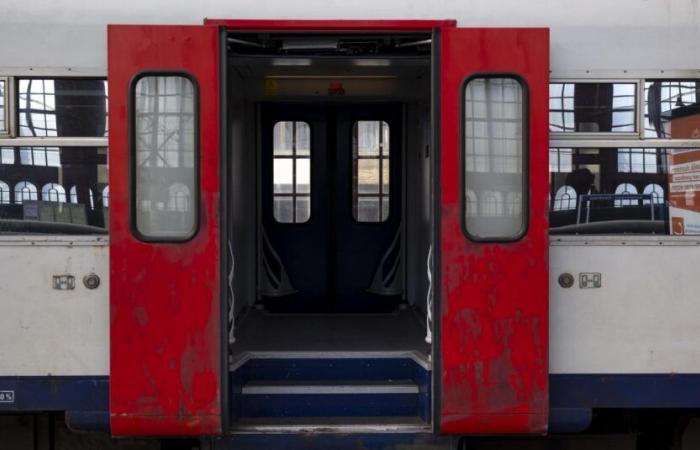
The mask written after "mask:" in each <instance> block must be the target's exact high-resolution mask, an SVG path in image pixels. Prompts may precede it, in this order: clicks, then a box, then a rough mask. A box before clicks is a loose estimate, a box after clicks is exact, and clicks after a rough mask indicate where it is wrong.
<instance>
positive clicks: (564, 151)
mask: <svg viewBox="0 0 700 450" xmlns="http://www.w3.org/2000/svg"><path fill="white" fill-rule="evenodd" d="M571 158H572V149H570V148H550V149H549V171H550V172H560V173H562V172H571V161H572V159H571Z"/></svg>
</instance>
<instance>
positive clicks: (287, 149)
mask: <svg viewBox="0 0 700 450" xmlns="http://www.w3.org/2000/svg"><path fill="white" fill-rule="evenodd" d="M272 133H273V135H272V178H273V192H272V197H273V198H272V202H273V208H272V211H273V216H274V218H275V220H276V221H277V222H281V223H303V222H306V221H307V220H309V217H310V216H311V129H310V128H309V124H308V123H306V122H293V121H285V122H277V123H276V124H275V126H274V127H273V129H272Z"/></svg>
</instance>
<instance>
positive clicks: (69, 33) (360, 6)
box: [0, 0, 700, 71]
mask: <svg viewBox="0 0 700 450" xmlns="http://www.w3.org/2000/svg"><path fill="white" fill-rule="evenodd" d="M205 17H215V18H230V19H426V18H434V19H443V18H448V19H456V20H457V21H458V24H459V26H463V27H469V26H472V27H473V26H516V27H518V26H520V27H522V26H538V27H540V26H541V27H549V28H551V38H552V45H551V48H552V69H553V70H554V71H562V70H573V69H593V70H598V69H662V68H663V69H697V68H698V67H700V32H699V31H698V30H699V29H700V0H646V1H644V2H640V1H639V0H618V1H610V0H588V1H580V0H575V1H574V0H568V1H552V0H531V1H522V0H496V1H494V0H470V1H426V0H384V1H382V2H377V1H375V0H355V1H346V0H342V1H341V0H307V1H305V2H302V3H299V2H289V1H283V0H267V1H258V0H238V1H235V2H231V1H229V0H202V1H189V2H188V1H179V2H172V1H167V0H154V1H142V0H119V1H116V0H112V1H104V2H87V3H86V2H85V1H83V0H33V1H31V2H28V1H26V0H5V1H4V2H3V3H2V14H0V25H1V26H0V43H1V44H0V66H2V67H23V66H28V65H30V66H37V67H65V66H73V67H74V68H81V67H82V68H93V67H98V68H101V69H102V70H105V67H106V31H105V26H106V24H108V23H178V24H199V23H202V19H203V18H205Z"/></svg>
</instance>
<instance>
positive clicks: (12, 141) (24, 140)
mask: <svg viewBox="0 0 700 450" xmlns="http://www.w3.org/2000/svg"><path fill="white" fill-rule="evenodd" d="M108 144H109V138H106V137H18V138H7V137H3V138H0V146H3V147H107V146H108Z"/></svg>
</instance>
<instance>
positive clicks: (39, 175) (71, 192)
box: [0, 147, 108, 234]
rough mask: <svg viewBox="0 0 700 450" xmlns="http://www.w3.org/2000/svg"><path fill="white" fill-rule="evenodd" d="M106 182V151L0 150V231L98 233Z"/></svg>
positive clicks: (104, 211) (104, 224)
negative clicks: (95, 199)
mask: <svg viewBox="0 0 700 450" xmlns="http://www.w3.org/2000/svg"><path fill="white" fill-rule="evenodd" d="M22 155H24V156H22ZM107 183H108V175H107V149H106V148H101V147H2V164H0V232H3V233H12V232H14V233H55V234H64V233H80V234H85V233H88V234H89V233H104V232H106V228H107V220H106V215H107V206H106V205H104V206H103V205H102V204H101V203H98V204H97V205H96V206H95V205H93V204H92V203H91V202H90V192H92V191H93V190H94V191H96V192H102V190H103V189H105V188H106V187H107Z"/></svg>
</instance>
